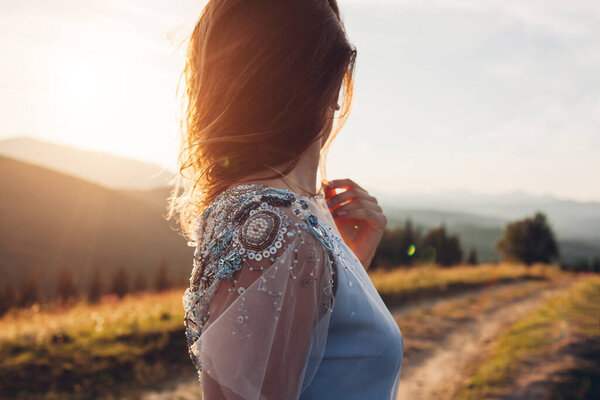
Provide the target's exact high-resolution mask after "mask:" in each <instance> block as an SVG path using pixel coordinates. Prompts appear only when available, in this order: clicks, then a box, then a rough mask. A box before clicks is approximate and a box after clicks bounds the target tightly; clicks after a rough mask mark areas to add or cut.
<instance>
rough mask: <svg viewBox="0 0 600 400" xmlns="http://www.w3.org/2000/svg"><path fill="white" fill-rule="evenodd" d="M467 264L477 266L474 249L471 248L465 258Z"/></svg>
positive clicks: (477, 261)
mask: <svg viewBox="0 0 600 400" xmlns="http://www.w3.org/2000/svg"><path fill="white" fill-rule="evenodd" d="M467 264H469V265H477V264H479V260H478V259H477V250H475V248H474V247H472V248H471V251H470V252H469V257H468V258H467Z"/></svg>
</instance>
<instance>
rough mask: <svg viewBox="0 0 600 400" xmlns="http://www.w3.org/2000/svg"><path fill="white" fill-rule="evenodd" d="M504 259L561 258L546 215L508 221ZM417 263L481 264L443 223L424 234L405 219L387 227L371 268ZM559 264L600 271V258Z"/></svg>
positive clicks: (500, 243)
mask: <svg viewBox="0 0 600 400" xmlns="http://www.w3.org/2000/svg"><path fill="white" fill-rule="evenodd" d="M495 249H496V251H498V253H499V254H500V256H501V258H502V259H504V260H507V261H513V262H519V263H524V264H526V265H532V264H534V263H552V262H554V261H556V260H558V259H559V257H560V254H559V248H558V244H557V241H556V238H555V235H554V232H553V230H552V227H551V225H550V223H549V221H548V219H547V217H546V215H545V214H543V213H541V212H536V213H535V214H534V215H533V216H530V217H526V218H523V219H519V220H516V221H512V222H510V223H508V224H507V225H506V227H505V229H504V232H503V234H502V237H501V238H500V240H499V241H498V242H496V243H495ZM417 263H437V264H439V265H441V266H452V265H456V264H471V265H475V264H478V256H477V251H476V250H475V249H474V248H471V249H470V250H469V252H468V253H467V252H465V251H464V249H463V248H462V246H461V243H460V239H459V237H458V236H457V235H451V234H449V233H448V232H447V231H446V228H445V226H444V225H441V226H438V227H435V228H432V229H430V230H428V231H427V232H426V233H425V234H423V232H422V229H421V228H416V227H414V226H413V224H412V222H411V221H410V219H409V220H407V221H406V223H405V225H404V226H403V227H397V228H393V229H386V231H385V233H384V235H383V238H382V240H381V243H380V245H379V247H378V248H377V251H376V253H375V256H374V257H373V262H372V265H371V268H375V269H377V268H382V269H390V268H398V267H410V266H412V265H415V264H417ZM559 266H560V267H561V268H563V269H566V270H570V271H589V272H600V258H598V257H596V258H595V259H593V260H586V259H580V260H575V261H571V262H567V261H564V260H561V261H560V263H559Z"/></svg>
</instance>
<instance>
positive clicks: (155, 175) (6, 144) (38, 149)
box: [0, 137, 173, 189]
mask: <svg viewBox="0 0 600 400" xmlns="http://www.w3.org/2000/svg"><path fill="white" fill-rule="evenodd" d="M0 155H5V156H8V157H11V158H16V159H18V160H21V161H26V162H28V163H32V164H36V165H40V166H44V167H47V168H51V169H54V170H56V171H59V172H62V173H65V174H69V175H73V176H76V177H79V178H82V179H85V180H87V181H90V182H94V183H98V184H100V185H103V186H108V187H111V188H123V189H153V188H158V187H164V186H168V185H169V180H170V179H171V178H172V177H173V172H171V171H168V170H166V169H164V168H162V167H160V166H158V165H155V164H151V163H145V162H142V161H136V160H131V159H128V158H124V157H118V156H115V155H112V154H108V153H101V152H94V151H87V150H81V149H77V148H75V147H70V146H64V145H60V144H56V143H51V142H46V141H42V140H39V139H34V138H29V137H18V138H11V139H5V140H1V141H0Z"/></svg>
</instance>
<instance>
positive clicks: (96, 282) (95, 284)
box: [87, 265, 102, 303]
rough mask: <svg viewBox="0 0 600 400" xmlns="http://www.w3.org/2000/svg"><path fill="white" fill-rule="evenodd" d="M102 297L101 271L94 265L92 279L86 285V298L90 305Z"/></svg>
mask: <svg viewBox="0 0 600 400" xmlns="http://www.w3.org/2000/svg"><path fill="white" fill-rule="evenodd" d="M100 297H102V271H101V270H100V267H99V266H98V265H94V268H93V271H92V277H91V279H90V283H89V285H88V290H87V298H88V301H89V302H90V303H97V302H99V301H100Z"/></svg>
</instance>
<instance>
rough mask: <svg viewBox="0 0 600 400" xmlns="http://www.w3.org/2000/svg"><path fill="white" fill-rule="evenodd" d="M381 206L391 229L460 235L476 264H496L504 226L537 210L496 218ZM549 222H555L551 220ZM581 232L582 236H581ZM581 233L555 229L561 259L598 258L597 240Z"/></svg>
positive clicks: (437, 210) (598, 245)
mask: <svg viewBox="0 0 600 400" xmlns="http://www.w3.org/2000/svg"><path fill="white" fill-rule="evenodd" d="M399 203H401V202H399ZM429 205H430V206H432V207H434V206H435V205H432V204H429ZM382 207H383V209H384V212H385V213H386V216H387V217H388V225H389V226H390V227H393V226H403V225H404V224H405V222H406V220H407V219H410V220H411V221H412V223H413V226H416V227H420V228H421V229H422V230H423V231H425V230H427V229H430V228H432V227H436V226H439V225H442V224H443V225H445V226H446V228H447V230H448V231H449V232H451V233H452V234H457V235H458V236H459V238H460V242H461V245H462V247H463V249H464V250H465V252H466V253H468V251H469V250H470V249H471V248H475V250H476V251H477V254H478V257H479V261H498V260H499V259H500V258H499V255H498V253H497V252H496V250H495V249H494V244H495V243H496V242H497V241H498V240H499V239H500V238H501V237H502V233H503V231H504V227H505V226H506V224H507V223H508V222H510V221H512V220H514V219H518V218H521V217H523V216H526V215H531V214H533V212H534V211H535V210H536V208H535V207H532V208H530V209H529V212H527V211H526V210H525V209H524V210H523V211H522V212H523V214H522V215H521V216H518V217H517V216H514V217H512V218H499V217H489V216H485V215H477V214H470V213H467V212H456V211H442V210H439V209H436V210H430V209H422V208H410V207H401V206H397V205H395V204H394V205H392V204H389V203H382ZM550 222H551V223H554V221H553V220H552V219H550ZM582 232H583V233H585V234H581V233H582ZM582 232H580V235H575V236H570V235H569V233H570V232H569V231H567V232H565V231H563V230H561V229H557V228H555V234H556V236H557V240H558V244H559V248H560V254H561V258H562V259H564V260H569V261H573V260H575V259H578V258H587V259H590V258H593V257H600V239H598V240H595V239H594V236H593V235H592V234H591V232H590V231H585V230H583V228H582Z"/></svg>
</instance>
